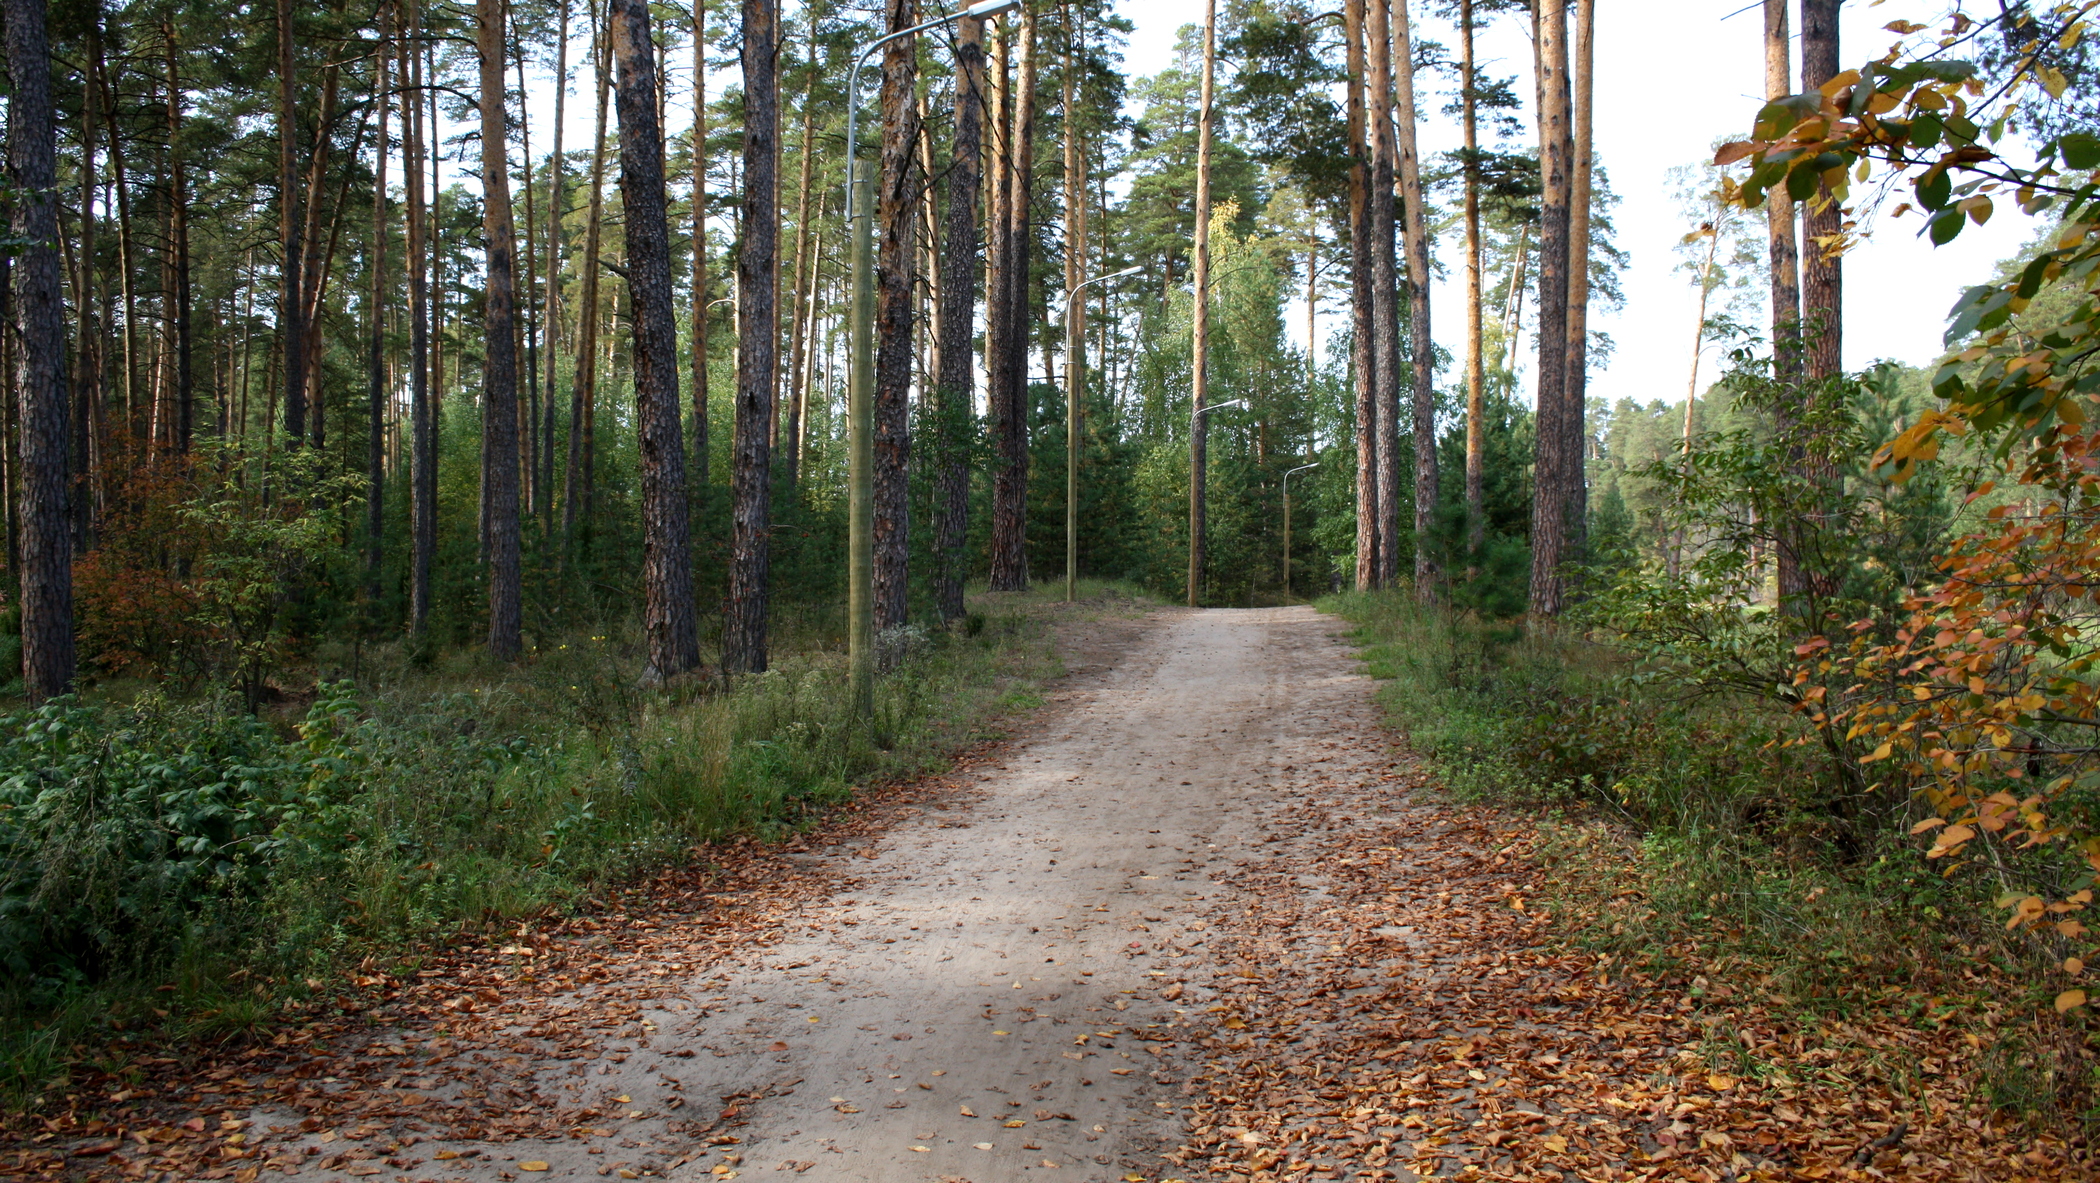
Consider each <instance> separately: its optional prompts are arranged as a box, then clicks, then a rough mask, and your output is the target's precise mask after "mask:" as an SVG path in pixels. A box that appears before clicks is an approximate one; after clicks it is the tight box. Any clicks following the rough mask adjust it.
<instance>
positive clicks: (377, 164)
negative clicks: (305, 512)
mask: <svg viewBox="0 0 2100 1183" xmlns="http://www.w3.org/2000/svg"><path fill="white" fill-rule="evenodd" d="M392 16H393V8H392V6H391V5H389V4H387V3H385V2H384V0H382V3H381V4H380V6H379V13H378V17H379V43H378V45H377V47H376V49H377V52H376V53H375V54H374V55H373V72H372V103H373V105H374V106H375V107H377V108H378V109H379V139H378V142H377V144H376V145H375V147H374V150H373V153H372V258H371V272H372V288H371V295H370V296H369V298H368V306H367V307H366V309H365V316H366V319H367V324H366V326H365V329H366V357H365V362H366V365H367V367H368V370H369V374H368V382H367V391H366V393H367V395H368V405H367V407H366V415H365V599H366V601H367V603H366V611H367V612H368V613H369V615H370V616H371V618H372V619H373V620H374V621H377V620H378V618H379V599H380V591H381V589H380V569H381V564H382V563H383V561H384V559H385V557H386V550H385V543H386V516H385V512H384V511H385V501H386V396H387V383H386V317H385V314H384V312H383V309H385V308H386V303H387V301H386V291H387V286H386V246H387V241H386V240H387V219H386V150H387V142H386V121H387V111H388V107H387V100H388V94H387V90H388V78H387V65H388V55H389V54H391V53H392V52H393V45H392V43H391V40H390V34H391V32H392V28H391V20H392Z"/></svg>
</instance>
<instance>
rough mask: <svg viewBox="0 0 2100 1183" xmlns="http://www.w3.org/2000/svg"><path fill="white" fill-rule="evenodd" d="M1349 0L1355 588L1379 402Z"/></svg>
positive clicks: (1373, 531) (1368, 551)
mask: <svg viewBox="0 0 2100 1183" xmlns="http://www.w3.org/2000/svg"><path fill="white" fill-rule="evenodd" d="M1366 3H1367V0H1347V3H1346V5H1345V6H1344V7H1343V9H1342V21H1343V28H1344V30H1345V35H1346V37H1347V38H1348V41H1349V53H1348V75H1349V83H1348V86H1349V312H1350V345H1349V377H1350V393H1351V395H1352V396H1353V397H1354V400H1355V403H1354V407H1353V410H1354V412H1355V415H1354V418H1355V420H1356V590H1357V591H1360V592H1365V591H1370V590H1371V589H1372V588H1375V587H1377V586H1378V522H1379V516H1380V515H1379V512H1378V398H1377V388H1376V385H1375V383H1374V381H1373V373H1372V371H1373V370H1374V369H1376V365H1375V363H1374V362H1373V360H1372V352H1373V351H1372V347H1371V339H1372V337H1373V336H1374V332H1373V330H1372V327H1371V326H1372V324H1373V322H1374V319H1375V317H1374V311H1373V308H1372V300H1371V159H1370V143H1369V140H1368V135H1369V129H1370V120H1369V116H1368V114H1367V113H1366V110H1365V96H1364V70H1365V65H1364V25H1365V23H1366V22H1365V19H1364V7H1365V4H1366Z"/></svg>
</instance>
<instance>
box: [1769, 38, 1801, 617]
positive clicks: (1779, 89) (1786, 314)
mask: <svg viewBox="0 0 2100 1183" xmlns="http://www.w3.org/2000/svg"><path fill="white" fill-rule="evenodd" d="M1806 48H1807V47H1806V46H1803V51H1804V53H1805V52H1806ZM1792 50H1793V45H1792V39H1791V37H1790V34H1789V30H1788V22H1787V2H1786V0H1765V97H1766V98H1767V99H1770V100H1773V101H1777V100H1779V99H1783V98H1785V97H1787V96H1788V95H1790V94H1792V93H1793V91H1794V85H1793V77H1794V75H1793V63H1792V60H1791V59H1792ZM1798 229H1799V228H1798V222H1797V218H1796V210H1795V206H1794V202H1793V200H1792V199H1791V198H1790V197H1788V196H1787V194H1786V191H1785V189H1784V187H1781V188H1778V189H1774V190H1773V191H1772V192H1771V193H1769V194H1767V195H1766V197H1765V252H1766V265H1767V270H1768V271H1769V272H1770V276H1771V310H1772V376H1773V377H1774V378H1775V379H1777V380H1778V381H1779V383H1780V385H1781V386H1782V387H1786V388H1788V389H1787V390H1786V391H1785V392H1784V393H1783V394H1782V395H1781V397H1780V401H1779V405H1778V408H1777V411H1778V418H1779V420H1780V422H1781V425H1782V426H1787V425H1790V424H1791V423H1792V422H1793V420H1794V419H1795V417H1796V408H1795V405H1794V404H1795V401H1796V399H1797V398H1798V389H1799V384H1800V381H1801V379H1802V377H1803V376H1804V373H1805V371H1804V367H1803V365H1802V361H1803V358H1802V339H1801V244H1800V239H1799V233H1798ZM1775 524H1776V525H1777V526H1778V527H1779V532H1780V534H1781V538H1780V540H1779V543H1778V545H1777V546H1776V547H1775V548H1774V549H1775V550H1776V551H1777V553H1776V554H1775V555H1774V559H1775V560H1776V566H1777V567H1778V572H1777V574H1778V593H1779V605H1780V607H1781V608H1782V609H1790V608H1792V607H1793V605H1795V604H1796V603H1797V602H1798V601H1799V598H1800V596H1801V594H1802V593H1803V592H1805V591H1807V590H1808V581H1807V579H1806V577H1805V574H1804V572H1803V570H1802V564H1801V561H1800V556H1799V554H1798V553H1797V547H1796V546H1795V545H1794V542H1795V538H1794V537H1792V536H1791V535H1792V534H1793V531H1791V530H1790V529H1788V527H1787V524H1786V523H1775Z"/></svg>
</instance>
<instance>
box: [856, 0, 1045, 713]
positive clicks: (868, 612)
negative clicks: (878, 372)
mask: <svg viewBox="0 0 2100 1183" xmlns="http://www.w3.org/2000/svg"><path fill="white" fill-rule="evenodd" d="M1020 6H1021V0H978V2H977V3H975V4H972V5H970V6H969V7H968V8H965V9H963V10H962V11H960V12H954V13H950V14H948V15H947V16H944V17H937V18H935V19H933V20H930V21H926V22H924V23H922V24H917V25H913V26H912V27H911V28H909V29H903V30H900V31H898V32H895V33H888V34H885V35H883V36H881V37H877V38H876V39H875V40H873V41H870V42H868V43H867V44H866V45H864V46H862V47H861V48H860V50H859V51H858V52H857V53H855V54H854V56H853V69H852V71H851V72H850V73H849V74H847V76H846V222H847V226H848V227H849V230H850V235H851V238H852V241H853V255H852V268H853V302H852V305H851V307H850V312H851V315H852V318H853V320H852V326H853V329H852V333H851V337H850V340H851V342H852V352H853V368H852V370H851V371H849V373H848V378H847V385H846V456H847V489H848V496H847V499H846V501H847V507H848V512H847V529H846V589H847V590H846V619H847V629H846V648H847V653H848V655H849V666H850V668H851V670H852V685H853V715H854V717H855V718H858V719H868V718H872V717H873V716H874V714H875V346H874V339H873V338H874V324H875V284H874V278H873V269H874V265H875V260H874V246H873V238H874V232H873V229H872V225H871V224H872V223H873V221H874V218H875V211H874V209H873V208H871V207H872V196H871V194H870V192H869V189H870V187H869V185H868V183H867V179H866V178H865V177H862V176H860V170H859V162H858V160H857V159H856V157H857V156H858V155H859V153H860V68H861V67H862V66H864V65H866V64H867V61H868V58H869V57H870V56H871V55H873V54H874V52H875V51H876V50H878V49H881V48H882V47H883V46H885V45H888V44H889V43H890V42H892V41H895V40H897V39H898V38H900V37H910V36H912V35H913V34H915V33H923V32H925V31H926V30H928V29H933V28H938V27H940V26H942V25H945V24H949V23H951V22H954V21H959V20H962V19H963V18H965V17H971V18H975V19H978V20H984V19H987V18H990V17H995V16H998V15H999V14H1000V13H1003V12H1011V11H1013V10H1014V9H1016V8H1019V7H1020Z"/></svg>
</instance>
